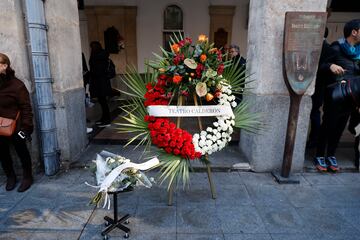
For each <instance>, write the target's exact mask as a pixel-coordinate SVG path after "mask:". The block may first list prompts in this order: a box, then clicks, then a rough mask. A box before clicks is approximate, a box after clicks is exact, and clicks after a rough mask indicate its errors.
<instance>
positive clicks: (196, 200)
mask: <svg viewBox="0 0 360 240" xmlns="http://www.w3.org/2000/svg"><path fill="white" fill-rule="evenodd" d="M215 191H216V190H215ZM189 205H202V206H212V207H215V200H214V199H213V198H212V196H211V189H210V186H207V187H205V188H201V187H199V186H192V187H190V189H186V190H178V191H177V206H178V207H186V206H189Z"/></svg>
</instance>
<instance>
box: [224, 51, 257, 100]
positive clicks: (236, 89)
mask: <svg viewBox="0 0 360 240" xmlns="http://www.w3.org/2000/svg"><path fill="white" fill-rule="evenodd" d="M224 65H225V69H224V72H223V74H222V75H223V77H224V78H225V79H226V80H227V81H228V83H229V85H230V86H231V90H232V92H233V93H235V94H244V93H245V94H246V91H245V90H249V88H246V87H245V84H247V83H250V82H252V81H251V80H248V79H249V78H250V76H251V75H247V74H246V65H243V66H240V58H239V59H238V60H237V61H235V62H234V63H232V61H231V60H229V61H227V62H225V63H224Z"/></svg>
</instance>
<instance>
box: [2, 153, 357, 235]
mask: <svg viewBox="0 0 360 240" xmlns="http://www.w3.org/2000/svg"><path fill="white" fill-rule="evenodd" d="M86 158H87V159H88V160H90V159H91V158H92V156H90V155H86V156H84V159H83V160H85V159H86ZM149 175H151V176H154V175H155V172H150V173H149ZM299 177H300V181H301V183H300V185H278V184H277V183H276V182H274V180H273V178H272V176H271V174H269V173H252V172H213V179H214V182H215V186H216V191H217V198H216V199H215V200H213V199H212V198H211V194H210V189H209V186H208V182H207V177H206V173H203V172H199V173H192V174H191V182H192V187H191V189H190V190H187V191H183V190H178V191H177V192H176V193H175V195H174V205H173V206H167V193H166V186H155V187H154V188H152V189H142V188H141V189H137V190H135V191H134V192H129V193H124V194H122V195H120V199H119V209H120V211H121V210H122V211H125V212H127V213H130V214H131V215H132V217H131V218H130V224H129V227H130V228H131V231H132V232H131V234H130V238H129V239H132V240H135V239H136V240H162V239H169V240H174V239H177V240H185V239H190V240H191V239H196V240H200V239H204V240H213V239H219V240H220V239H225V240H245V239H246V240H283V239H284V240H285V239H286V240H319V239H327V240H335V239H336V240H340V239H343V240H356V239H360V225H359V217H360V184H359V183H360V174H359V173H338V174H320V173H303V174H301V175H299ZM85 181H88V182H89V183H94V179H93V176H92V174H91V173H90V170H89V169H84V168H72V169H70V170H69V171H67V172H61V173H59V174H58V175H57V176H54V177H47V176H37V177H36V181H35V184H34V185H33V187H32V188H31V189H30V190H28V191H27V192H25V193H18V192H16V191H12V192H6V191H5V190H4V182H5V179H4V177H0V239H34V240H42V239H46V240H49V239H51V240H52V239H66V240H68V239H83V240H90V239H102V237H101V235H100V232H101V230H102V229H103V228H104V220H103V217H104V216H105V215H109V216H111V214H112V212H111V211H108V210H104V209H101V208H98V209H94V208H93V207H92V206H87V203H88V201H89V199H90V197H91V196H92V195H93V194H94V193H95V190H94V189H93V188H90V187H88V186H86V185H85V184H84V182H85ZM120 215H122V214H121V213H120ZM109 236H110V239H123V238H122V236H123V232H121V231H120V230H114V231H113V232H111V233H110V234H109Z"/></svg>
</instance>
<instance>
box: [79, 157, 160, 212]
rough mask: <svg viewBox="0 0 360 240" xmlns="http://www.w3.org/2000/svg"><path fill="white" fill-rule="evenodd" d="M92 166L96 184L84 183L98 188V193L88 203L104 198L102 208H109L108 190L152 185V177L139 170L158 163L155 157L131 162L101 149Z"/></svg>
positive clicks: (97, 203)
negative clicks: (138, 162) (137, 162)
mask: <svg viewBox="0 0 360 240" xmlns="http://www.w3.org/2000/svg"><path fill="white" fill-rule="evenodd" d="M94 163H95V164H94V166H93V167H92V170H93V172H94V173H95V177H96V184H97V185H96V186H94V185H90V184H89V183H87V182H85V184H86V185H88V186H91V187H94V188H99V191H98V193H97V194H96V195H95V196H94V197H93V198H92V199H91V201H90V204H96V205H99V204H100V202H101V201H102V200H104V205H103V208H105V207H106V205H108V209H110V198H109V196H108V192H116V191H127V190H131V189H132V188H133V187H135V186H144V187H147V188H151V187H152V182H153V181H154V180H153V178H150V179H149V178H147V177H146V175H145V174H144V173H143V172H142V171H140V170H148V169H151V168H153V167H156V166H157V165H158V164H159V160H158V159H157V158H153V159H151V160H149V161H147V162H145V163H142V164H136V163H132V162H131V161H130V159H127V158H124V157H122V156H120V155H116V154H113V153H111V152H108V151H101V152H100V153H99V154H97V155H96V160H95V161H94Z"/></svg>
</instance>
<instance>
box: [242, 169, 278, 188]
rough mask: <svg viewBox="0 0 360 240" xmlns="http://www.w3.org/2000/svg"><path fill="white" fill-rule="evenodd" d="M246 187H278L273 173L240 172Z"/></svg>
mask: <svg viewBox="0 0 360 240" xmlns="http://www.w3.org/2000/svg"><path fill="white" fill-rule="evenodd" d="M239 175H240V177H241V180H242V182H243V183H244V184H246V185H278V183H277V182H276V181H275V178H274V177H273V176H272V175H271V173H254V172H239Z"/></svg>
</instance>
